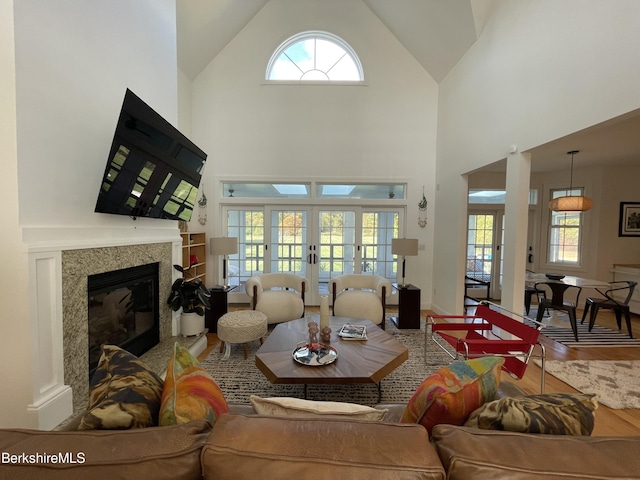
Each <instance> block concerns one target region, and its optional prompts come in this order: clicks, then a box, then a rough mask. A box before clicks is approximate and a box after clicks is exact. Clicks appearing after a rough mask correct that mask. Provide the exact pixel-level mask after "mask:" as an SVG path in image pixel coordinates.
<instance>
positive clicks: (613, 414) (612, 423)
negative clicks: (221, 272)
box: [199, 305, 640, 436]
mask: <svg viewBox="0 0 640 480" xmlns="http://www.w3.org/2000/svg"><path fill="white" fill-rule="evenodd" d="M238 308H249V307H248V306H246V305H240V306H230V310H233V309H238ZM313 311H314V307H308V308H307V313H309V312H313ZM390 313H393V310H390ZM428 313H430V312H428V311H426V310H423V311H422V312H421V316H422V319H423V320H424V319H426V316H427V314H428ZM578 314H579V316H581V315H582V312H581V311H579V312H578ZM631 322H632V328H633V331H634V332H636V333H634V336H637V335H640V317H639V316H637V315H633V316H632V320H631ZM597 324H598V325H600V326H603V327H607V328H610V329H612V330H617V328H618V326H617V325H616V321H615V316H614V315H613V314H612V313H610V312H607V311H601V312H600V313H599V314H598V321H597ZM623 328H624V326H623ZM541 339H542V340H541V343H543V344H544V346H545V348H546V351H547V359H548V360H640V347H620V348H616V347H611V348H609V347H596V348H589V347H580V348H568V347H565V346H564V345H562V344H559V343H557V342H555V341H553V340H550V339H549V338H547V337H545V336H544V335H542V336H541ZM207 340H208V342H207V349H206V350H205V351H204V352H203V353H202V354H201V355H200V356H199V359H204V358H206V357H207V356H208V355H209V353H210V352H211V351H212V350H213V348H215V347H216V346H217V345H218V344H219V341H218V338H217V336H216V335H215V334H209V335H208V339H207ZM503 380H506V381H510V382H513V383H515V384H516V385H518V386H519V387H520V388H521V389H523V390H524V391H526V392H527V393H530V394H538V393H540V367H538V366H537V365H535V364H533V363H531V364H530V365H529V366H528V367H527V371H526V374H525V376H524V378H522V379H521V380H516V379H512V378H510V377H509V376H508V375H503ZM545 383H546V385H545V393H571V392H576V390H574V389H573V388H571V387H570V386H568V385H567V384H566V383H564V382H562V381H560V380H558V379H557V378H555V377H554V376H553V375H551V374H549V373H547V374H546V375H545ZM593 435H594V436H607V435H621V436H631V435H633V436H640V409H624V410H614V409H611V408H608V407H606V406H604V405H601V404H600V405H599V407H598V409H597V410H596V422H595V428H594V431H593Z"/></svg>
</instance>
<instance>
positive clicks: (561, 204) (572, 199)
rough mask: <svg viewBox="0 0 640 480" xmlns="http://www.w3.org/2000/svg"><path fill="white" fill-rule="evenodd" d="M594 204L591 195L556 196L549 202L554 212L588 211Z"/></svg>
mask: <svg viewBox="0 0 640 480" xmlns="http://www.w3.org/2000/svg"><path fill="white" fill-rule="evenodd" d="M592 206H593V201H592V200H591V199H590V198H589V197H582V196H578V195H572V196H568V197H559V198H554V199H553V200H551V201H550V202H549V208H550V209H551V210H553V211H554V212H586V211H587V210H589V209H590V208H591V207H592Z"/></svg>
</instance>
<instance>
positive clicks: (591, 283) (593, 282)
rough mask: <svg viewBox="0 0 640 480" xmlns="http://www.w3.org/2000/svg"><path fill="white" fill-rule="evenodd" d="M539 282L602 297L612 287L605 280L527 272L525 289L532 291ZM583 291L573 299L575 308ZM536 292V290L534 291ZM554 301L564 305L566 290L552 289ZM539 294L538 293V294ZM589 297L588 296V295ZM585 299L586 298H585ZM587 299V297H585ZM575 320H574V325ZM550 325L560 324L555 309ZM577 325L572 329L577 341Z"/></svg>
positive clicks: (552, 311)
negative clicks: (593, 292) (572, 288)
mask: <svg viewBox="0 0 640 480" xmlns="http://www.w3.org/2000/svg"><path fill="white" fill-rule="evenodd" d="M539 282H547V283H554V282H555V283H562V284H564V285H570V286H574V287H579V288H580V289H582V290H584V289H592V290H595V291H596V292H597V293H598V294H600V296H601V290H602V288H603V287H604V288H608V287H609V286H610V285H611V282H608V281H605V280H597V279H592V278H584V277H579V276H576V275H562V274H549V276H547V274H545V273H535V272H526V274H525V287H529V288H530V289H531V288H532V287H533V288H535V285H536V284H537V283H539ZM582 290H581V291H580V292H579V293H578V295H577V296H576V298H575V300H574V299H571V301H573V302H575V306H576V307H578V301H579V298H580V296H581V294H582ZM534 291H535V290H534ZM551 292H552V295H553V300H552V303H553V304H556V305H562V304H563V303H564V301H565V300H564V292H565V290H564V289H562V288H553V289H551ZM536 293H537V292H536ZM587 296H588V295H587ZM583 297H584V296H583ZM585 298H586V297H585ZM574 322H575V320H572V323H574ZM549 323H550V324H559V319H558V314H557V312H556V310H555V309H551V315H550V319H549ZM576 328H577V327H576V325H572V329H573V331H574V334H575V335H576V340H577V330H576Z"/></svg>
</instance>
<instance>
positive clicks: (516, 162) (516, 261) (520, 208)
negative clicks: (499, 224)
mask: <svg viewBox="0 0 640 480" xmlns="http://www.w3.org/2000/svg"><path fill="white" fill-rule="evenodd" d="M530 178H531V155H530V154H528V153H519V152H515V153H509V155H507V179H506V186H507V199H506V205H505V228H504V262H503V265H502V268H503V270H502V271H503V277H502V306H503V307H504V308H506V309H507V310H511V311H513V312H516V313H521V312H522V311H523V310H524V277H525V268H526V258H527V229H528V226H529V221H528V219H529V184H530Z"/></svg>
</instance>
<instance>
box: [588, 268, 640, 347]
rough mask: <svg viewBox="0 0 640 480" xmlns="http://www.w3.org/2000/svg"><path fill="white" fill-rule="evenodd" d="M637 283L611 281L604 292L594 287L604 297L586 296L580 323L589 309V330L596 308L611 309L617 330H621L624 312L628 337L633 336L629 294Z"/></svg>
mask: <svg viewBox="0 0 640 480" xmlns="http://www.w3.org/2000/svg"><path fill="white" fill-rule="evenodd" d="M637 284H638V282H634V281H629V280H622V281H618V282H611V288H610V289H609V290H606V291H605V292H603V291H601V290H599V289H597V288H596V291H597V292H598V293H599V294H600V295H602V296H603V297H604V298H593V297H588V298H587V300H586V301H585V304H584V312H583V313H582V321H581V322H580V323H584V320H585V318H587V313H588V312H589V310H591V316H590V317H589V331H591V329H592V328H593V325H594V324H595V323H596V316H597V315H598V310H600V309H601V308H605V309H607V310H613V311H614V312H615V314H616V322H617V323H618V330H622V315H623V314H624V319H625V322H626V324H627V332H629V337H630V338H633V333H632V332H631V313H630V310H629V300H631V295H633V291H634V290H635V288H636V285H637ZM616 297H617V299H616Z"/></svg>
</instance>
